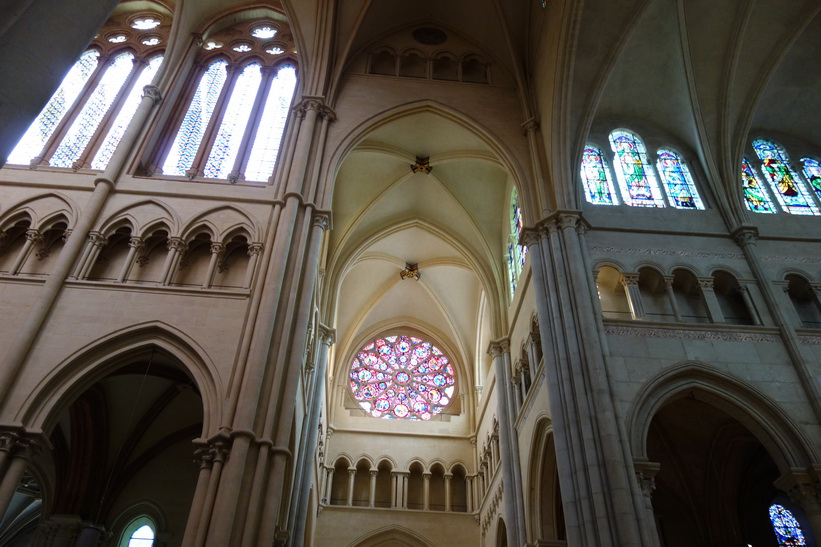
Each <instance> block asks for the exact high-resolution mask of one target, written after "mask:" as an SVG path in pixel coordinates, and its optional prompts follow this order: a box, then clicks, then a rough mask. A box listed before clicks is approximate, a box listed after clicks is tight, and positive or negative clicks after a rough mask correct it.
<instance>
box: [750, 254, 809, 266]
mask: <svg viewBox="0 0 821 547" xmlns="http://www.w3.org/2000/svg"><path fill="white" fill-rule="evenodd" d="M761 259H762V260H767V261H772V262H782V263H783V262H800V263H802V264H821V257H819V256H802V257H797V256H778V255H767V256H762V257H761Z"/></svg>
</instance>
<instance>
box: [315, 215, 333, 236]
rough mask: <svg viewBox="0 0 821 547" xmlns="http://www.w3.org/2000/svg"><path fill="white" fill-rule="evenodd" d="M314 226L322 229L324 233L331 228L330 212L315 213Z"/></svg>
mask: <svg viewBox="0 0 821 547" xmlns="http://www.w3.org/2000/svg"><path fill="white" fill-rule="evenodd" d="M311 221H312V222H313V225H314V226H315V227H317V228H320V229H321V230H322V231H323V232H324V231H327V230H330V228H331V213H330V211H314V216H313V219H311Z"/></svg>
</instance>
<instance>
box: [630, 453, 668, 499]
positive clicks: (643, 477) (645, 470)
mask: <svg viewBox="0 0 821 547" xmlns="http://www.w3.org/2000/svg"><path fill="white" fill-rule="evenodd" d="M633 468H634V469H635V472H636V481H638V483H639V487H640V488H641V492H642V494H644V497H646V498H648V499H649V498H651V497H652V495H653V491H654V490H655V489H656V475H657V474H658V472H659V469H661V464H659V463H656V462H651V461H634V462H633Z"/></svg>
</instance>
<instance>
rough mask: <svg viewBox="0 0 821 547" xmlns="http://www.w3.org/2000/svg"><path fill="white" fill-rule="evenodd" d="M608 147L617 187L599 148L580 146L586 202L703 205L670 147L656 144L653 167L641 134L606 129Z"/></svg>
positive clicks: (693, 206)
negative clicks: (608, 131) (608, 135)
mask: <svg viewBox="0 0 821 547" xmlns="http://www.w3.org/2000/svg"><path fill="white" fill-rule="evenodd" d="M610 148H611V149H612V151H613V153H614V156H613V168H614V169H615V171H616V180H617V181H618V187H616V185H615V184H614V183H613V179H612V177H611V174H610V167H609V165H608V163H607V159H606V158H605V155H604V154H603V153H602V151H601V149H600V148H598V147H597V146H595V145H593V144H587V145H586V146H585V148H584V152H583V154H582V163H581V179H582V183H583V185H584V193H585V199H586V200H587V202H588V203H592V204H593V205H619V203H624V204H625V205H630V206H633V207H666V206H667V205H669V206H671V207H673V208H676V209H704V202H703V201H702V199H701V197H700V196H699V193H698V189H697V188H696V184H695V182H694V181H693V177H692V175H691V174H690V169H689V168H688V167H687V163H686V162H685V161H684V159H683V158H682V157H681V155H679V154H678V153H677V152H675V151H674V150H672V149H670V148H660V149H659V150H658V152H657V154H656V164H655V167H654V166H653V165H652V164H651V162H650V161H649V159H648V154H647V149H646V148H645V145H644V142H642V140H641V138H639V136H638V135H636V134H635V133H633V132H631V131H627V130H625V129H617V130H615V131H613V132H612V133H610ZM656 171H658V172H656ZM657 177H658V178H657ZM659 180H660V182H661V184H660V183H659ZM619 194H621V196H619Z"/></svg>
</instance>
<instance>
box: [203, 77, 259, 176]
mask: <svg viewBox="0 0 821 547" xmlns="http://www.w3.org/2000/svg"><path fill="white" fill-rule="evenodd" d="M261 81H262V72H261V71H260V65H259V63H253V64H250V65H248V66H246V67H245V69H244V70H243V71H242V73H241V74H240V75H239V77H237V81H236V83H235V84H234V89H233V90H232V92H231V98H230V100H229V101H228V106H227V107H226V109H225V114H224V115H223V117H222V123H221V124H220V127H219V130H218V131H217V136H216V138H215V139H214V145H213V146H212V147H211V153H210V154H209V156H208V161H207V162H206V163H205V168H204V169H203V174H204V175H205V176H206V177H210V178H214V179H224V178H228V175H229V174H230V173H231V171H232V169H233V168H234V162H235V160H236V159H237V154H238V153H239V147H240V144H241V143H242V135H243V133H245V128H246V127H247V126H248V120H249V118H250V116H251V110H252V109H253V107H254V99H256V96H257V91H258V90H259V84H260V82H261Z"/></svg>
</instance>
